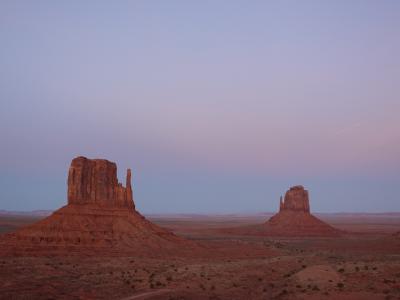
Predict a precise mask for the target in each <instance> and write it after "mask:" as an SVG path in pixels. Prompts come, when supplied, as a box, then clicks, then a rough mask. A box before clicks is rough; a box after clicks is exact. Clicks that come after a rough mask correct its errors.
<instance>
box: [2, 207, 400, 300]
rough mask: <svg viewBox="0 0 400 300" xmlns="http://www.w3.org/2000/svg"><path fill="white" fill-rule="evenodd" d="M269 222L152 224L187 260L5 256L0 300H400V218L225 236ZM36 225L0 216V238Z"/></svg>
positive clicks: (236, 219) (360, 217)
mask: <svg viewBox="0 0 400 300" xmlns="http://www.w3.org/2000/svg"><path fill="white" fill-rule="evenodd" d="M270 216H271V215H270V214H258V215H213V216H205V215H149V216H146V217H147V218H148V219H149V220H150V221H153V222H154V223H156V224H158V225H160V226H162V227H164V228H167V229H169V230H171V231H173V232H174V233H176V234H177V235H180V236H183V237H186V238H188V239H190V240H192V241H194V242H196V243H198V244H199V247H200V250H201V251H197V252H194V253H193V255H185V256H178V255H177V256H176V257H168V258H163V257H162V255H161V256H160V253H151V254H149V255H146V257H142V258H141V257H139V256H136V255H135V256H128V257H127V256H115V255H113V256H102V255H100V256H98V255H83V256H77V255H76V254H71V255H67V256H57V255H56V256H50V255H49V256H23V257H22V256H2V257H0V279H1V280H0V291H1V292H0V298H1V299H360V300H361V299H363V300H364V299H400V237H399V236H396V235H395V233H396V232H399V231H400V214H395V213H394V214H320V215H317V216H318V217H319V218H320V219H322V220H323V221H325V222H327V223H329V224H330V225H333V226H334V227H336V228H338V229H341V230H344V231H346V232H347V233H346V234H344V235H343V236H342V237H338V238H290V239H289V238H286V239H282V238H278V237H277V238H269V237H251V236H239V235H235V234H226V233H225V231H224V228H235V227H243V226H247V225H252V224H258V223H263V222H265V220H267V219H268V218H269V217H270ZM40 218H43V217H40V216H29V215H24V216H22V215H19V216H18V215H6V214H3V215H1V216H0V232H1V233H5V232H10V231H13V230H15V229H17V228H19V227H21V226H24V225H27V224H30V223H33V222H36V221H38V220H39V219H40Z"/></svg>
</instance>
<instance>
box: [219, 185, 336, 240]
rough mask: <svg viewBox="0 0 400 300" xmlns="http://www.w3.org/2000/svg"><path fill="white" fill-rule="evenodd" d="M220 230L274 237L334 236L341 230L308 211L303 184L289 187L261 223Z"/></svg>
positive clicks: (236, 233) (306, 195)
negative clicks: (268, 216) (274, 212)
mask: <svg viewBox="0 0 400 300" xmlns="http://www.w3.org/2000/svg"><path fill="white" fill-rule="evenodd" d="M221 232H223V233H227V234H234V235H255V236H276V237H335V236H338V235H340V234H341V231H340V230H338V229H335V228H333V227H332V226H330V225H329V224H327V223H325V222H323V221H321V220H320V219H318V218H316V217H315V216H313V215H312V214H311V213H310V202H309V198H308V191H307V190H305V189H304V187H303V186H300V185H298V186H294V187H291V188H290V189H289V190H288V191H287V192H286V194H285V197H284V199H282V197H281V199H280V207H279V212H278V213H277V214H275V215H274V216H272V217H271V218H270V219H269V220H268V221H267V222H265V223H263V224H257V225H250V226H243V227H235V228H225V229H222V230H221Z"/></svg>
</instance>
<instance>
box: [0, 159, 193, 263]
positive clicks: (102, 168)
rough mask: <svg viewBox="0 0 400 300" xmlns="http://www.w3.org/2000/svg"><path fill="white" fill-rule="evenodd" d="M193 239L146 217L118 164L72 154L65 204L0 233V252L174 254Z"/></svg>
mask: <svg viewBox="0 0 400 300" xmlns="http://www.w3.org/2000/svg"><path fill="white" fill-rule="evenodd" d="M194 246H195V245H194V243H192V242H190V241H187V240H185V239H183V238H181V237H178V236H176V235H175V234H173V233H172V232H170V231H168V230H166V229H164V228H161V227H159V226H157V225H155V224H153V223H151V222H150V221H148V220H146V219H145V218H144V217H143V216H142V215H141V214H140V213H139V212H138V211H136V209H135V205H134V202H133V196H132V186H131V171H130V169H128V170H127V174H126V186H125V187H124V186H123V185H122V184H121V183H119V182H118V179H117V166H116V164H115V163H113V162H110V161H108V160H105V159H88V158H85V157H82V156H80V157H77V158H75V159H73V160H72V162H71V166H70V168H69V173H68V204H67V205H66V206H64V207H62V208H60V209H58V210H57V211H55V212H54V213H53V214H52V215H50V216H49V217H47V218H45V219H43V220H41V221H39V222H37V223H34V224H32V225H30V226H26V227H23V228H21V229H19V230H17V231H16V232H13V233H9V234H5V235H2V236H0V254H3V255H26V254H28V255H40V254H46V255H47V254H55V255H58V254H60V255H69V254H71V255H73V254H82V253H86V252H91V253H93V252H95V253H96V254H102V253H104V254H106V255H114V254H115V255H121V254H127V255H138V256H162V255H168V254H172V255H179V253H183V252H185V251H187V250H189V251H190V248H193V247H194Z"/></svg>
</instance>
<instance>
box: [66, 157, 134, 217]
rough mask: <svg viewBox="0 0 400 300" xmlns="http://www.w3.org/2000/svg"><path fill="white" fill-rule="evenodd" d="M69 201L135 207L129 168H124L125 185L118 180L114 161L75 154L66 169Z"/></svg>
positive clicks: (72, 202)
mask: <svg viewBox="0 0 400 300" xmlns="http://www.w3.org/2000/svg"><path fill="white" fill-rule="evenodd" d="M68 204H97V205H99V206H109V207H126V208H129V209H134V208H135V205H134V203H133V196H132V186H131V170H130V169H128V170H127V174H126V187H123V186H122V184H121V183H119V182H118V178H117V165H116V164H115V163H113V162H110V161H108V160H105V159H87V158H86V157H83V156H79V157H77V158H74V159H73V160H72V162H71V166H70V168H69V172H68Z"/></svg>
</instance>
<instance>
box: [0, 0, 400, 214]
mask: <svg viewBox="0 0 400 300" xmlns="http://www.w3.org/2000/svg"><path fill="white" fill-rule="evenodd" d="M399 53H400V1H395V0H393V1H356V0H353V1H348V0H346V1H339V0H338V1H250V2H249V1H126V2H125V1H104V2H102V1H63V2H62V1H56V2H55V1H15V0H12V1H6V0H3V1H1V2H0V138H1V139H0V141H1V142H0V209H12V210H33V209H54V208H57V207H59V206H61V205H63V204H65V202H66V176H67V170H68V166H69V163H70V161H71V159H72V158H73V157H75V156H78V155H84V156H87V157H89V158H94V157H96V158H107V159H109V160H112V161H115V162H116V163H117V165H118V166H119V174H120V181H122V182H123V181H124V178H123V177H122V175H123V174H124V173H125V169H126V168H127V167H131V168H132V170H133V185H134V197H135V201H136V204H137V207H138V208H139V210H141V211H144V212H147V213H152V212H153V213H160V212H161V213H162V212H167V213H172V212H198V213H208V212H260V211H274V210H276V209H277V207H278V204H279V203H278V202H279V196H280V195H281V194H283V193H284V192H285V190H286V189H287V188H288V187H289V186H291V185H295V184H303V185H304V186H305V187H306V188H308V189H309V190H310V195H311V209H312V210H313V211H319V212H336V211H349V212H355V211H367V212H374V211H379V212H381V211H400V199H399V196H398V195H399V191H398V190H399V188H400V54H399Z"/></svg>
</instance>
